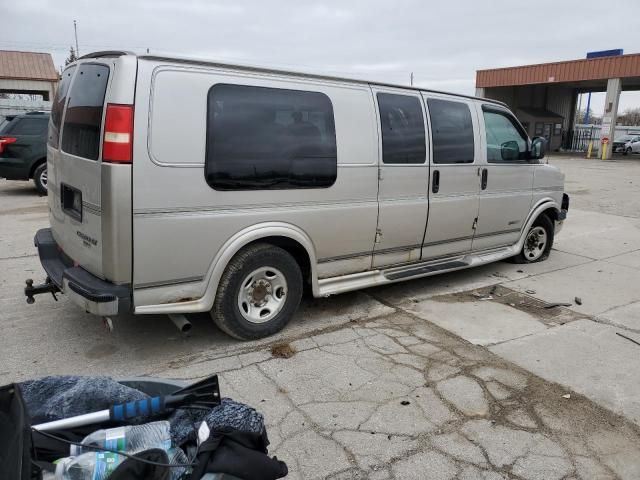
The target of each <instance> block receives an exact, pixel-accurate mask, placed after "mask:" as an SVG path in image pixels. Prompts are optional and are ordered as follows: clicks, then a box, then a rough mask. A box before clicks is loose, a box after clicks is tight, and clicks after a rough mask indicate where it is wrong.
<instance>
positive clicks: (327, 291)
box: [316, 242, 522, 297]
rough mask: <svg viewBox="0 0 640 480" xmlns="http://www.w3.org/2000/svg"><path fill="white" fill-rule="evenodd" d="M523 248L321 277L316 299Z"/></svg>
mask: <svg viewBox="0 0 640 480" xmlns="http://www.w3.org/2000/svg"><path fill="white" fill-rule="evenodd" d="M521 248H522V244H521V243H520V242H519V243H518V244H515V245H511V246H508V247H507V246H505V247H500V248H493V249H488V250H485V251H481V252H474V253H468V254H466V255H458V256H456V257H453V258H452V257H449V258H448V259H440V260H431V261H427V262H420V263H413V264H411V265H403V266H399V267H393V266H391V267H390V268H387V269H385V270H369V271H367V272H360V273H352V274H349V275H341V276H338V277H330V278H321V279H320V280H318V291H317V293H316V296H318V297H324V296H327V295H335V294H336V293H343V292H349V291H352V290H359V289H361V288H368V287H375V286H378V285H386V284H389V283H394V282H400V281H403V280H408V279H412V278H421V277H428V276H431V275H438V274H440V273H445V272H455V271H456V270H462V269H464V268H469V267H475V266H477V265H484V264H486V263H491V262H497V261H498V260H503V259H505V258H508V257H512V256H513V255H516V254H517V253H518V251H519V250H520V249H521Z"/></svg>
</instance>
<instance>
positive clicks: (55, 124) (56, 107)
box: [49, 66, 76, 148]
mask: <svg viewBox="0 0 640 480" xmlns="http://www.w3.org/2000/svg"><path fill="white" fill-rule="evenodd" d="M75 71H76V67H75V66H73V67H69V68H67V69H66V70H65V71H64V72H63V73H62V78H61V79H60V84H59V85H58V90H56V96H55V98H54V99H53V105H52V107H51V118H50V123H51V128H49V145H51V146H52V147H55V148H58V144H59V143H60V127H61V125H62V113H63V112H64V104H65V102H66V101H67V92H68V91H69V85H71V78H72V77H73V74H74V72H75Z"/></svg>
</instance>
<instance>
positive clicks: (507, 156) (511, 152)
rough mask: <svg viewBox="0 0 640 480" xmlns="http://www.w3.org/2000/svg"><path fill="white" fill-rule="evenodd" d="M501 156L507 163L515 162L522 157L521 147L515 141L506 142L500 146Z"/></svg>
mask: <svg viewBox="0 0 640 480" xmlns="http://www.w3.org/2000/svg"><path fill="white" fill-rule="evenodd" d="M500 156H501V157H502V160H503V161H505V162H513V161H514V160H518V158H519V157H520V146H519V145H518V142H516V141H515V140H510V141H508V142H504V143H503V144H502V145H500Z"/></svg>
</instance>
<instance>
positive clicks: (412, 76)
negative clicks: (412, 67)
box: [411, 72, 413, 87]
mask: <svg viewBox="0 0 640 480" xmlns="http://www.w3.org/2000/svg"><path fill="white" fill-rule="evenodd" d="M411 86H412V87H413V72H411Z"/></svg>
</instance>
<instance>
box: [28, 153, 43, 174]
mask: <svg viewBox="0 0 640 480" xmlns="http://www.w3.org/2000/svg"><path fill="white" fill-rule="evenodd" d="M46 161H47V157H45V158H41V159H40V160H37V161H35V162H33V165H31V170H30V171H29V178H33V172H35V171H36V168H38V167H39V166H40V165H42V164H43V163H46Z"/></svg>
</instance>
